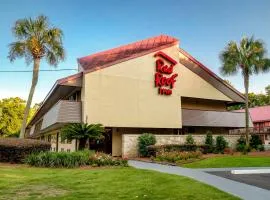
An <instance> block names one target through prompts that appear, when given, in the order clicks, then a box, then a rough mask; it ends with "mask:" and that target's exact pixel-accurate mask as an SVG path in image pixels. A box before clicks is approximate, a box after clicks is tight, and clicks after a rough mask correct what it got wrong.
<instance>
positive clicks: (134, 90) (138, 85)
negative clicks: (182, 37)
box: [82, 45, 230, 128]
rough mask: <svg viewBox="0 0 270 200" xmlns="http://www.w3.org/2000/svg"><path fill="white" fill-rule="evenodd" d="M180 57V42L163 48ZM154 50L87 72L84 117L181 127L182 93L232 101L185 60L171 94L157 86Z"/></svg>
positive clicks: (118, 123) (90, 120)
mask: <svg viewBox="0 0 270 200" xmlns="http://www.w3.org/2000/svg"><path fill="white" fill-rule="evenodd" d="M162 51H163V52H164V53H166V54H168V55H169V56H170V57H172V58H173V59H175V60H177V61H179V51H178V46H177V45H175V46H173V47H170V48H166V49H164V50H162ZM154 54H155V52H154V53H150V54H148V55H145V56H141V57H139V58H135V59H131V60H128V61H125V62H122V63H119V64H116V65H114V66H110V67H107V68H104V69H101V70H97V71H95V72H91V73H87V74H85V75H84V78H83V89H82V102H83V119H84V121H85V122H88V123H102V124H103V125H104V126H110V127H150V128H181V127H182V123H181V121H182V119H181V98H180V97H181V96H187V97H197V98H206V99H217V100H223V101H230V99H229V98H228V97H227V96H225V95H224V94H223V93H221V92H220V91H218V90H216V89H215V88H214V87H213V86H212V85H210V84H209V83H207V82H206V81H205V80H203V79H202V78H200V77H199V76H198V75H196V74H195V73H193V72H191V71H190V70H189V69H187V68H186V67H184V66H183V65H181V64H177V65H176V66H175V67H174V73H178V77H177V82H176V84H175V88H174V89H173V94H172V95H171V96H163V95H158V93H157V88H155V87H154V74H155V60H156V59H155V57H154Z"/></svg>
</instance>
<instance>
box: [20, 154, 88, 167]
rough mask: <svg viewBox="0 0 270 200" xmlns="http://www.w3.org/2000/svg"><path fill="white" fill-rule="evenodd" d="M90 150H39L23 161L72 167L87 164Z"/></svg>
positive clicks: (43, 165)
mask: <svg viewBox="0 0 270 200" xmlns="http://www.w3.org/2000/svg"><path fill="white" fill-rule="evenodd" d="M91 154H93V153H92V152H90V151H76V152H71V153H69V152H40V153H33V154H31V155H29V156H28V157H26V159H25V163H26V164H28V165H31V166H35V167H55V168H74V167H79V166H83V165H87V164H88V162H89V157H90V155H91Z"/></svg>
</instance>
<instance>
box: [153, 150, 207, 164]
mask: <svg viewBox="0 0 270 200" xmlns="http://www.w3.org/2000/svg"><path fill="white" fill-rule="evenodd" d="M201 156H202V153H201V152H200V151H193V152H179V151H171V152H161V153H158V154H157V156H156V157H155V158H154V160H156V161H162V162H164V161H165V162H170V163H179V162H180V161H187V160H191V159H198V158H200V157H201Z"/></svg>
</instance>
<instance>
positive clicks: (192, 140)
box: [186, 134, 195, 145]
mask: <svg viewBox="0 0 270 200" xmlns="http://www.w3.org/2000/svg"><path fill="white" fill-rule="evenodd" d="M186 144H191V145H192V144H195V141H194V138H193V136H192V135H191V134H189V135H188V136H187V137H186Z"/></svg>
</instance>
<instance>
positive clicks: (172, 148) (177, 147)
mask: <svg viewBox="0 0 270 200" xmlns="http://www.w3.org/2000/svg"><path fill="white" fill-rule="evenodd" d="M208 148H209V147H208V146H207V145H195V144H165V145H150V146H148V147H147V149H148V154H149V155H150V156H154V157H155V156H156V155H157V154H158V153H161V152H183V151H187V152H193V151H197V150H200V151H201V152H202V153H204V152H206V151H207V149H208Z"/></svg>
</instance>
